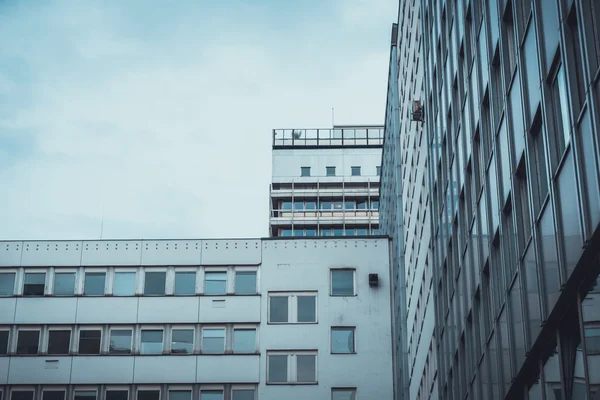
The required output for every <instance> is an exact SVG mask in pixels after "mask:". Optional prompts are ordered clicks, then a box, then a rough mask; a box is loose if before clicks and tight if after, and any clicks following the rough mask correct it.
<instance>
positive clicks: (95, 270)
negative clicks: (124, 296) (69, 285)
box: [73, 268, 108, 393]
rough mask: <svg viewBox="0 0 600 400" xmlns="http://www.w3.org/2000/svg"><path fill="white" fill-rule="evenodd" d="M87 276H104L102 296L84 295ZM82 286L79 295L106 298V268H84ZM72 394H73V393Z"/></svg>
mask: <svg viewBox="0 0 600 400" xmlns="http://www.w3.org/2000/svg"><path fill="white" fill-rule="evenodd" d="M88 273H89V274H102V273H103V274H104V290H103V291H102V294H86V293H85V284H86V278H87V275H88ZM82 278H83V285H82V287H81V295H82V296H84V297H102V296H106V294H107V293H108V290H107V289H108V270H107V269H106V268H85V269H84V270H83V277H82ZM73 393H75V392H74V391H73Z"/></svg>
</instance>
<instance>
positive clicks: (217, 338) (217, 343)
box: [202, 328, 225, 354]
mask: <svg viewBox="0 0 600 400" xmlns="http://www.w3.org/2000/svg"><path fill="white" fill-rule="evenodd" d="M202 352H203V353H213V354H221V353H224V352H225V329H224V328H214V329H213V328H210V329H206V328H205V329H202Z"/></svg>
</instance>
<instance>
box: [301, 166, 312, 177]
mask: <svg viewBox="0 0 600 400" xmlns="http://www.w3.org/2000/svg"><path fill="white" fill-rule="evenodd" d="M300 176H310V167H300Z"/></svg>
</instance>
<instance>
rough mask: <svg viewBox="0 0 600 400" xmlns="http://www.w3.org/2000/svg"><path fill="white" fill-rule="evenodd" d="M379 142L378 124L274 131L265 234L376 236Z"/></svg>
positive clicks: (379, 160) (381, 129) (381, 131)
mask: <svg viewBox="0 0 600 400" xmlns="http://www.w3.org/2000/svg"><path fill="white" fill-rule="evenodd" d="M382 141H383V127H382V126H334V127H333V128H328V129H275V130H273V178H272V183H271V187H270V226H269V232H270V233H269V234H270V235H271V236H272V237H279V236H284V237H287V236H364V235H372V234H374V235H376V234H378V233H379V216H378V214H379V172H380V164H379V163H380V162H381V144H382Z"/></svg>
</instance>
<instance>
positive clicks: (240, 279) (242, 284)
mask: <svg viewBox="0 0 600 400" xmlns="http://www.w3.org/2000/svg"><path fill="white" fill-rule="evenodd" d="M235 294H256V271H235Z"/></svg>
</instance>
